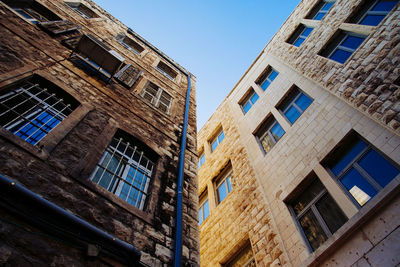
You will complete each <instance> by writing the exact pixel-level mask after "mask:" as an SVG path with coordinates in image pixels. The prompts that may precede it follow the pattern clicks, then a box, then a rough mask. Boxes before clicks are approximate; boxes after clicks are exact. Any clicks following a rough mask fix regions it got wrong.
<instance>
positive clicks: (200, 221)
mask: <svg viewBox="0 0 400 267" xmlns="http://www.w3.org/2000/svg"><path fill="white" fill-rule="evenodd" d="M202 213H203V209H202V208H200V209H199V225H200V224H201V223H202V222H203V219H202V218H203V216H202V215H203V214H202Z"/></svg>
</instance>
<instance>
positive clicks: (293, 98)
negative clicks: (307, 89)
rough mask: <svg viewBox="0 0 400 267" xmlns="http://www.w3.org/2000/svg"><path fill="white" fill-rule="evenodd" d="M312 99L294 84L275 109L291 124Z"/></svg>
mask: <svg viewBox="0 0 400 267" xmlns="http://www.w3.org/2000/svg"><path fill="white" fill-rule="evenodd" d="M312 101H313V100H312V99H311V98H310V97H309V96H307V95H306V94H305V93H304V92H303V91H301V90H300V89H299V88H298V87H297V86H294V87H293V88H292V89H291V90H290V91H289V94H288V95H287V96H285V97H284V98H283V100H282V101H281V103H280V104H278V106H277V109H278V110H279V111H280V112H281V113H282V114H283V115H284V116H285V117H286V119H288V121H289V122H290V123H291V124H293V123H294V122H295V121H296V120H297V119H298V118H299V117H300V115H301V114H303V112H304V111H305V110H306V109H307V108H308V106H309V105H310V104H311V103H312Z"/></svg>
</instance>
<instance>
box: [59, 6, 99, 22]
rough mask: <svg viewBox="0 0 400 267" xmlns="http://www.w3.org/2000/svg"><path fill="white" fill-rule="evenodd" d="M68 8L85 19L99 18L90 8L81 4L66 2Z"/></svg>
mask: <svg viewBox="0 0 400 267" xmlns="http://www.w3.org/2000/svg"><path fill="white" fill-rule="evenodd" d="M66 4H67V5H68V6H69V7H70V8H72V9H73V10H75V11H76V12H78V13H79V15H81V16H82V17H84V18H85V19H92V18H98V17H99V16H98V15H97V14H96V13H95V12H94V11H93V10H91V9H90V8H88V7H87V6H85V5H84V4H82V3H74V2H67V3H66Z"/></svg>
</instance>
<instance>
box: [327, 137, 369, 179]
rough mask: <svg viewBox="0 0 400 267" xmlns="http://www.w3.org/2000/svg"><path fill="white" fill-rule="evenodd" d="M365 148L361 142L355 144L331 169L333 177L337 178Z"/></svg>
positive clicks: (365, 145)
mask: <svg viewBox="0 0 400 267" xmlns="http://www.w3.org/2000/svg"><path fill="white" fill-rule="evenodd" d="M366 147H367V144H366V143H364V142H363V141H361V140H359V141H358V142H357V143H355V144H354V145H353V146H352V147H351V148H350V149H349V150H348V151H347V152H346V154H345V155H344V156H343V157H341V158H339V159H338V160H337V162H335V163H334V165H333V166H332V168H331V171H332V172H333V174H334V175H336V176H338V175H339V174H340V172H341V171H342V170H344V168H345V167H346V166H347V165H348V164H349V163H350V162H351V161H352V160H353V159H354V158H355V157H357V156H358V155H359V154H360V152H361V151H363V149H364V148H366Z"/></svg>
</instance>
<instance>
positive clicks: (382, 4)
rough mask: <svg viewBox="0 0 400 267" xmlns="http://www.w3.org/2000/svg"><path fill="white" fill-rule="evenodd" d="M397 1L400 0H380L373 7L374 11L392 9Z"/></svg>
mask: <svg viewBox="0 0 400 267" xmlns="http://www.w3.org/2000/svg"><path fill="white" fill-rule="evenodd" d="M397 2H399V1H379V3H378V4H376V5H375V6H374V7H373V8H372V11H390V10H392V9H393V8H394V7H395V6H396V4H397Z"/></svg>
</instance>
